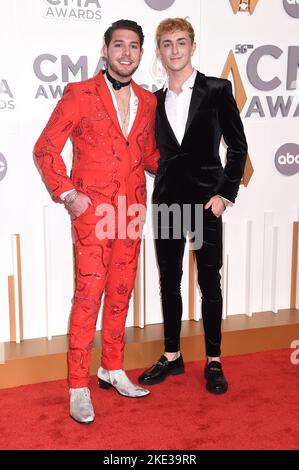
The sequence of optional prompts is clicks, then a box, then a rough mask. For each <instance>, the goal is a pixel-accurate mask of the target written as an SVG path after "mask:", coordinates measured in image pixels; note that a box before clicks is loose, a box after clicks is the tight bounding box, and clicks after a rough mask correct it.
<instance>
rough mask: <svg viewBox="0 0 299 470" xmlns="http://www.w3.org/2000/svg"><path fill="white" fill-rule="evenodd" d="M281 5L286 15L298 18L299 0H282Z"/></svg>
mask: <svg viewBox="0 0 299 470" xmlns="http://www.w3.org/2000/svg"><path fill="white" fill-rule="evenodd" d="M283 6H284V9H285V11H286V12H287V13H288V15H290V16H292V17H293V18H299V0H283Z"/></svg>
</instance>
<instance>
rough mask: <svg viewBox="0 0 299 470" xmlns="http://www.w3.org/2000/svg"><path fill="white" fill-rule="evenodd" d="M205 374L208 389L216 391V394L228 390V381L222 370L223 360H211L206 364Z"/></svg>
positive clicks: (212, 391)
mask: <svg viewBox="0 0 299 470" xmlns="http://www.w3.org/2000/svg"><path fill="white" fill-rule="evenodd" d="M204 375H205V378H206V381H207V384H206V389H207V390H208V392H210V393H215V394H216V395H221V394H222V393H225V392H227V389H228V383H227V381H226V378H225V377H224V374H223V372H222V365H221V362H217V361H211V362H210V363H209V364H206V366H205V370H204Z"/></svg>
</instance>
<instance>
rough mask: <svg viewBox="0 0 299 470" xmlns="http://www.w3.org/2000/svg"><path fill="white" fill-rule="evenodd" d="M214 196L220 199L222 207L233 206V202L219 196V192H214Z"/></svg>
mask: <svg viewBox="0 0 299 470" xmlns="http://www.w3.org/2000/svg"><path fill="white" fill-rule="evenodd" d="M216 196H217V197H218V198H219V199H221V201H222V204H223V206H224V209H226V208H227V206H233V203H232V202H231V201H230V200H229V199H226V198H225V197H223V196H221V195H220V194H216Z"/></svg>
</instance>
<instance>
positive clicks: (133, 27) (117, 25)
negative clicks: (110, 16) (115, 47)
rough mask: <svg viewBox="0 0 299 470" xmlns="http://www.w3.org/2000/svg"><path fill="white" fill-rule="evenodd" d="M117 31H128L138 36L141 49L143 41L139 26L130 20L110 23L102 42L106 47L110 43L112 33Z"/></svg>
mask: <svg viewBox="0 0 299 470" xmlns="http://www.w3.org/2000/svg"><path fill="white" fill-rule="evenodd" d="M117 29H128V30H129V31H134V33H136V34H138V36H139V41H140V47H142V45H143V41H144V34H143V31H142V28H141V26H139V24H138V23H136V21H131V20H118V21H115V22H114V23H112V25H111V26H110V27H109V28H108V29H107V31H106V32H105V34H104V40H105V44H106V46H107V47H108V46H109V44H110V42H111V39H112V35H113V32H114V31H116V30H117Z"/></svg>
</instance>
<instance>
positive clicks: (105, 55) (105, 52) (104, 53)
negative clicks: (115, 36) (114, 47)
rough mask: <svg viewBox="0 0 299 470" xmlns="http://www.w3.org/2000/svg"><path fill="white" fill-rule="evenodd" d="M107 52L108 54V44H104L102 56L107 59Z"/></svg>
mask: <svg viewBox="0 0 299 470" xmlns="http://www.w3.org/2000/svg"><path fill="white" fill-rule="evenodd" d="M107 52H108V51H107V46H106V44H105V43H104V44H103V47H102V50H101V53H102V56H103V57H106V58H107Z"/></svg>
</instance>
